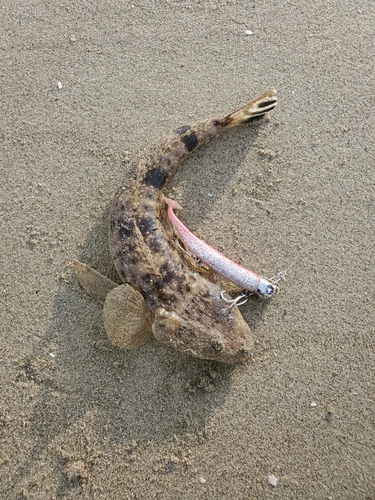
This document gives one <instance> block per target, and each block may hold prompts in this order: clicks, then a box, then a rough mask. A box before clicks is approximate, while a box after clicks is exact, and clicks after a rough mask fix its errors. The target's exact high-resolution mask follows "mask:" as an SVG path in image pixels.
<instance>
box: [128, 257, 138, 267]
mask: <svg viewBox="0 0 375 500" xmlns="http://www.w3.org/2000/svg"><path fill="white" fill-rule="evenodd" d="M129 262H130V264H133V266H136V265H137V264H138V263H139V257H138V255H132V256H131V257H129Z"/></svg>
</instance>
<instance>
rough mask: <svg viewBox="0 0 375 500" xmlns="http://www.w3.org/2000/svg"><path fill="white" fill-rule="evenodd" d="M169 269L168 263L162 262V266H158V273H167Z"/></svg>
mask: <svg viewBox="0 0 375 500" xmlns="http://www.w3.org/2000/svg"><path fill="white" fill-rule="evenodd" d="M169 267H170V266H169V264H168V262H164V264H162V265H161V266H160V272H161V273H165V272H168V271H169Z"/></svg>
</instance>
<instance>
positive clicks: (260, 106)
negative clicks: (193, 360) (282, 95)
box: [258, 99, 277, 109]
mask: <svg viewBox="0 0 375 500" xmlns="http://www.w3.org/2000/svg"><path fill="white" fill-rule="evenodd" d="M276 103H277V100H276V99H272V100H271V101H265V102H261V103H260V104H258V108H266V107H267V106H271V105H272V104H275V105H276ZM274 107H275V106H274ZM272 109H273V108H272Z"/></svg>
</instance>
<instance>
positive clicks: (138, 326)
mask: <svg viewBox="0 0 375 500" xmlns="http://www.w3.org/2000/svg"><path fill="white" fill-rule="evenodd" d="M103 320H104V327H105V330H106V332H107V335H108V338H109V340H110V341H111V342H112V343H113V344H115V345H116V346H117V347H122V348H127V349H130V348H131V347H137V346H139V345H141V344H144V343H145V342H147V341H148V340H149V339H150V338H151V337H152V332H151V313H150V309H149V307H148V305H147V303H146V302H145V300H144V299H143V297H142V295H141V294H140V293H139V292H137V291H136V290H134V288H132V287H131V286H130V285H121V286H118V287H116V288H114V289H113V290H111V291H110V292H109V293H108V295H107V297H106V299H105V302H104V308H103Z"/></svg>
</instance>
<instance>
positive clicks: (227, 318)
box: [109, 91, 277, 364]
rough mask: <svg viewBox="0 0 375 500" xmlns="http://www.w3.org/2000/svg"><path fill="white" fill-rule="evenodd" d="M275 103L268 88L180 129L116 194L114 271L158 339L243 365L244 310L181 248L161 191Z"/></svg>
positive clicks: (248, 345) (247, 339) (247, 344)
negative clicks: (196, 155) (207, 149)
mask: <svg viewBox="0 0 375 500" xmlns="http://www.w3.org/2000/svg"><path fill="white" fill-rule="evenodd" d="M276 102H277V98H276V92H275V91H269V92H267V93H265V94H264V95H263V96H261V97H259V98H258V99H256V100H255V101H254V102H252V103H251V104H249V105H247V106H244V107H243V108H240V109H239V110H237V111H235V112H234V113H232V114H230V115H229V116H227V117H225V118H222V119H212V120H205V121H201V122H198V123H196V124H195V125H186V126H183V127H180V128H178V129H177V130H176V131H175V132H174V133H173V134H172V135H171V136H170V137H169V138H168V139H167V140H166V141H165V142H164V143H163V144H162V145H161V146H160V147H159V148H158V149H157V150H156V151H155V152H154V153H153V154H152V155H151V156H150V158H149V159H148V160H145V161H141V162H140V164H139V165H138V167H137V168H136V169H133V172H132V174H131V175H130V176H129V177H128V178H127V180H126V181H125V182H124V185H123V186H122V187H121V189H120V190H119V191H118V193H117V195H116V197H115V201H114V205H113V210H112V214H111V220H110V235H109V239H110V246H111V251H112V255H113V258H114V262H115V266H116V269H117V271H118V273H119V275H120V276H121V278H122V280H123V281H124V282H125V283H128V284H130V285H131V286H132V287H133V288H135V289H136V290H138V291H139V292H140V293H141V294H142V296H143V297H144V299H145V301H146V302H147V304H148V306H149V308H150V310H151V315H152V320H153V326H152V331H153V334H154V336H155V337H156V338H157V339H158V340H159V341H161V342H163V343H166V344H168V345H170V346H172V347H174V348H175V349H177V350H179V351H182V352H184V353H187V354H191V355H194V356H197V357H199V358H203V359H214V360H217V361H221V362H224V363H227V364H237V363H242V362H244V361H245V360H246V359H248V357H249V355H250V352H251V349H252V347H253V340H252V336H251V333H250V330H249V327H248V325H247V324H246V322H245V321H244V319H243V318H242V315H241V313H240V311H239V310H238V308H230V307H229V306H228V303H227V302H225V301H224V300H223V299H222V298H221V296H220V292H221V287H220V281H219V279H218V277H217V276H216V275H214V274H213V273H209V272H207V271H204V270H201V269H200V268H198V267H197V266H196V265H195V264H194V261H193V260H192V259H190V258H188V257H187V256H186V255H185V254H184V253H183V251H181V249H179V248H178V247H177V246H176V244H175V242H174V236H173V232H172V230H171V228H170V224H169V223H168V221H167V218H166V205H165V203H163V195H162V189H163V187H164V186H165V184H166V182H167V180H168V178H169V177H170V176H171V174H172V173H173V171H174V170H175V169H176V168H177V166H178V165H179V164H181V162H182V161H184V160H185V159H186V158H187V157H188V156H189V155H190V154H191V153H192V152H193V151H194V150H195V149H197V148H198V147H199V146H201V145H202V144H205V143H206V142H208V141H209V140H210V139H212V138H213V137H215V136H217V135H218V134H220V133H221V132H223V131H224V130H225V129H227V128H230V127H234V126H237V125H240V124H241V123H244V122H247V121H250V120H251V119H252V118H256V117H257V116H262V115H264V114H265V113H267V112H268V111H270V110H271V109H273V108H274V107H275V105H276Z"/></svg>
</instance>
